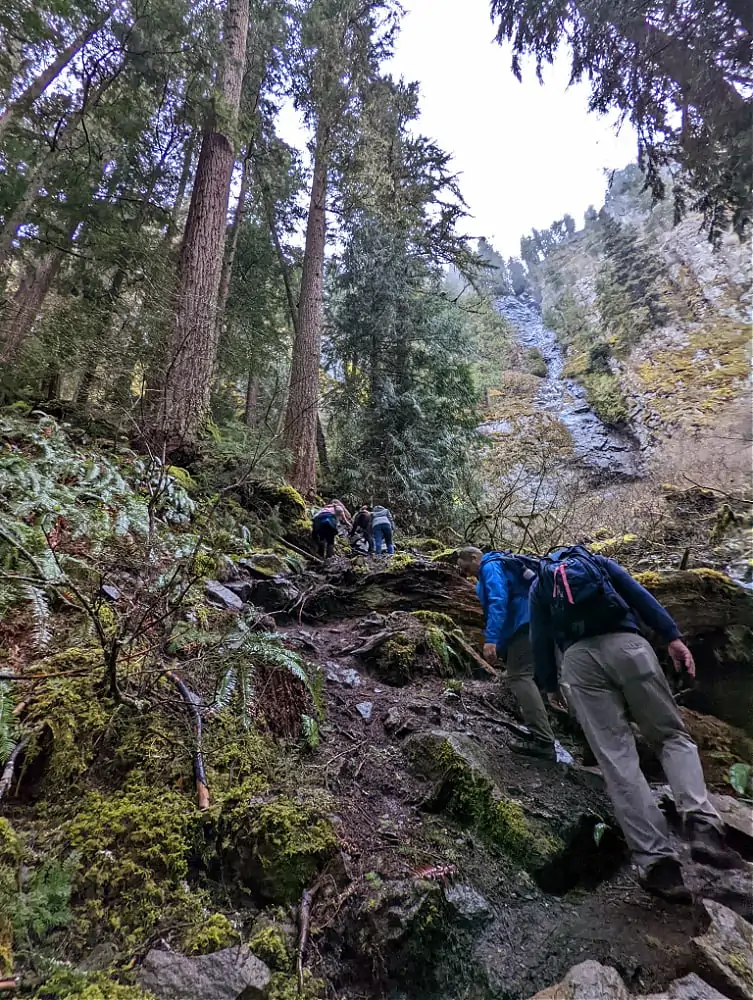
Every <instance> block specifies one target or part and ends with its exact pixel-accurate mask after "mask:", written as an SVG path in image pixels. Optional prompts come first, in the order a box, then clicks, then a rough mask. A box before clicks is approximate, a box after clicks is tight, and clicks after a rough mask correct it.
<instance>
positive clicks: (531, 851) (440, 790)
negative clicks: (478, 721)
mask: <svg viewBox="0 0 753 1000" xmlns="http://www.w3.org/2000/svg"><path fill="white" fill-rule="evenodd" d="M406 749H407V752H408V754H409V758H410V760H411V763H412V766H413V768H414V770H416V771H417V772H418V773H420V774H423V775H424V776H427V777H431V778H434V779H435V780H437V781H438V786H437V789H436V792H435V796H434V801H435V804H436V807H437V808H439V809H441V810H442V811H443V812H445V813H447V814H448V815H449V816H452V818H453V819H455V820H457V821H459V822H460V823H462V824H463V825H464V826H470V827H472V828H474V829H476V830H478V831H479V832H480V833H482V834H483V835H484V836H485V837H487V838H488V839H489V841H491V843H492V844H494V846H495V847H497V848H499V849H500V850H501V851H502V852H503V853H504V854H505V855H506V856H507V857H508V858H510V860H511V861H513V862H514V863H515V864H517V865H519V866H520V867H523V868H527V869H529V870H532V871H536V870H538V869H540V868H541V867H542V866H543V865H545V864H547V863H548V862H550V861H551V860H552V858H553V857H555V856H556V855H557V854H558V853H559V852H560V851H561V850H562V848H563V846H564V844H563V842H562V841H561V840H560V839H559V837H557V836H556V835H555V834H554V833H553V832H552V831H551V830H547V829H545V828H543V827H542V826H541V825H540V824H538V823H537V822H536V821H535V820H532V819H529V818H528V817H527V816H526V814H525V812H524V810H523V807H522V805H521V803H520V802H518V801H516V800H515V799H513V798H510V797H507V796H505V795H503V794H502V793H501V791H500V789H499V788H498V787H497V786H496V784H495V782H494V780H493V778H492V776H491V774H490V773H489V771H488V770H487V769H486V767H485V764H484V762H483V760H482V755H481V754H480V753H479V748H477V747H475V746H474V745H473V744H472V743H471V741H470V740H468V739H466V738H464V737H462V736H459V735H458V734H452V733H442V732H430V733H418V734H416V735H415V736H412V737H411V738H410V740H409V743H408V745H407V748H406Z"/></svg>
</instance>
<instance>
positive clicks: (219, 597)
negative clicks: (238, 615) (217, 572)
mask: <svg viewBox="0 0 753 1000" xmlns="http://www.w3.org/2000/svg"><path fill="white" fill-rule="evenodd" d="M204 594H205V595H206V598H207V600H208V601H209V603H210V604H214V605H215V607H218V608H223V609H224V610H225V611H236V612H237V611H242V610H243V601H242V600H241V599H240V597H238V595H237V594H234V593H233V591H232V590H230V589H229V588H228V587H226V586H225V585H224V584H222V583H220V582H219V580H207V582H206V583H205V584H204Z"/></svg>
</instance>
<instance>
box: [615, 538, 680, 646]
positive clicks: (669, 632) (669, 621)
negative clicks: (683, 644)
mask: <svg viewBox="0 0 753 1000" xmlns="http://www.w3.org/2000/svg"><path fill="white" fill-rule="evenodd" d="M601 563H602V565H603V566H604V567H605V568H606V571H607V573H608V574H609V579H610V580H611V581H612V585H613V586H614V589H615V590H616V591H617V593H618V594H619V595H620V597H621V598H622V599H623V600H624V601H625V603H626V604H627V605H628V606H629V607H631V608H632V609H633V610H634V611H637V613H638V614H639V615H640V616H641V618H642V619H643V621H644V622H645V623H646V624H647V625H648V626H649V628H652V629H653V630H654V632H656V633H658V635H659V636H660V637H661V639H662V640H663V641H664V642H667V643H669V642H672V641H673V640H674V639H680V638H681V637H682V636H681V632H680V630H679V628H678V627H677V625H676V623H675V621H674V619H673V618H672V616H671V615H670V614H669V612H668V611H667V609H666V608H664V607H662V605H661V604H659V602H658V601H657V600H656V598H655V597H654V595H653V594H650V593H649V592H648V591H647V590H646V588H645V587H642V586H641V585H640V583H638V581H637V580H635V579H634V578H633V577H632V576H631V575H630V574H629V573H628V571H627V570H625V569H623V568H622V566H620V564H619V563H618V562H615V561H614V559H606V558H604V557H603V556H602V557H601Z"/></svg>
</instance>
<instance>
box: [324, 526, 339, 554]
mask: <svg viewBox="0 0 753 1000" xmlns="http://www.w3.org/2000/svg"><path fill="white" fill-rule="evenodd" d="M321 530H322V534H323V535H324V541H325V543H326V546H327V558H328V559H331V558H332V556H333V555H334V554H335V538H336V537H337V528H336V527H335V525H334V524H329V523H325V524H323V525H322V529H321Z"/></svg>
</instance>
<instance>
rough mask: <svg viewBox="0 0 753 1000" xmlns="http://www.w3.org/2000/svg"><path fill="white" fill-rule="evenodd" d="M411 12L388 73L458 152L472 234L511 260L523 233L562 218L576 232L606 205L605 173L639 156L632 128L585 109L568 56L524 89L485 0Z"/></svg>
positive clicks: (435, 2) (434, 134) (436, 3)
mask: <svg viewBox="0 0 753 1000" xmlns="http://www.w3.org/2000/svg"><path fill="white" fill-rule="evenodd" d="M403 2H404V5H405V7H406V9H407V13H406V16H405V18H404V19H403V25H402V30H401V33H400V37H399V39H398V43H397V51H396V55H395V58H394V59H393V61H392V64H391V69H392V71H393V73H394V74H395V75H396V76H398V75H402V76H404V77H405V78H406V80H418V81H419V83H420V87H421V119H420V122H419V125H418V127H419V128H420V130H421V131H422V132H424V133H425V134H427V135H429V136H430V137H431V138H432V139H435V140H436V141H437V142H438V143H439V145H440V146H441V147H442V148H443V149H445V150H447V151H448V152H451V153H452V154H453V157H454V164H455V168H456V170H457V171H458V172H459V173H460V175H461V177H460V186H461V190H462V192H463V195H464V197H465V200H466V201H467V202H468V205H469V208H470V210H471V212H472V214H473V219H471V220H470V221H469V222H468V223H467V229H468V231H469V232H470V233H473V234H474V235H476V236H486V237H487V238H488V239H489V240H491V242H492V243H493V244H494V246H495V247H496V249H498V250H499V251H500V252H501V253H502V254H503V255H504V256H510V255H513V254H514V255H517V254H518V252H519V242H520V237H521V235H522V234H523V233H526V232H529V231H530V230H531V228H532V227H533V226H536V227H537V228H539V229H541V228H544V227H546V226H548V225H549V224H550V223H551V222H553V221H554V219H556V218H561V217H562V216H563V215H564V214H565V212H569V213H570V215H572V216H573V217H574V218H575V220H576V222H577V223H578V227H579V228H580V227H581V226H582V225H583V212H584V211H585V210H586V208H587V207H588V206H589V205H590V204H594V205H595V206H596V207H597V208H598V207H600V206H601V204H602V202H603V199H604V191H605V189H606V178H605V176H604V168H608V169H614V168H615V167H624V166H626V165H627V164H628V163H630V162H632V161H633V160H635V158H636V139H635V134H634V132H633V130H632V128H631V127H630V126H629V125H623V127H622V128H621V130H620V133H619V134H618V135H617V134H615V129H614V121H615V119H614V118H605V117H602V116H599V115H596V114H594V113H589V111H588V95H589V88H588V86H587V85H578V86H575V87H571V88H568V87H567V81H568V62H567V59H566V58H563V59H562V60H561V61H560V62H559V63H558V64H555V66H554V67H551V68H550V69H549V70H548V71H547V72H546V74H545V77H544V86H541V85H540V84H539V83H538V81H537V79H536V75H535V70H534V67H533V65H531V66H530V67H528V71H527V72H524V74H523V82H522V83H518V81H517V80H516V79H515V77H514V76H513V74H512V71H511V70H510V53H509V49H503V48H501V47H500V46H499V45H497V44H496V42H494V40H493V39H494V26H493V24H492V23H491V20H490V18H489V3H488V0H403Z"/></svg>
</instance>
